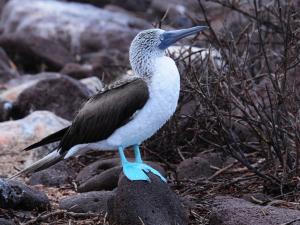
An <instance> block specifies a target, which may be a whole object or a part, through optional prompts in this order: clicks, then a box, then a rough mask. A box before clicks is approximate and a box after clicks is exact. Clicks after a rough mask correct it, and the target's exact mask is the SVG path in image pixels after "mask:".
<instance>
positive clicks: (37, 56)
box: [0, 32, 75, 71]
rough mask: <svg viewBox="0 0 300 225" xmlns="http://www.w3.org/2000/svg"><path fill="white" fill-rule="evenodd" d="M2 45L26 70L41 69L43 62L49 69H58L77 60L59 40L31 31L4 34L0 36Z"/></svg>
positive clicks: (0, 44)
mask: <svg viewBox="0 0 300 225" xmlns="http://www.w3.org/2000/svg"><path fill="white" fill-rule="evenodd" d="M0 46H2V47H3V48H4V49H5V50H6V51H7V53H8V54H9V55H10V56H11V57H12V59H14V61H15V62H16V63H17V64H18V65H22V67H23V70H25V71H40V69H41V65H42V64H43V63H44V64H46V65H47V66H48V70H49V69H50V70H51V69H52V70H58V69H61V68H62V67H63V66H64V65H65V64H67V63H69V62H73V61H75V58H74V57H73V56H72V55H71V54H70V53H69V52H68V50H67V49H66V48H65V47H64V46H62V45H61V44H60V43H59V42H57V41H53V40H49V39H46V38H43V37H39V36H37V35H34V34H31V33H30V32H18V33H8V34H3V35H2V36H0Z"/></svg>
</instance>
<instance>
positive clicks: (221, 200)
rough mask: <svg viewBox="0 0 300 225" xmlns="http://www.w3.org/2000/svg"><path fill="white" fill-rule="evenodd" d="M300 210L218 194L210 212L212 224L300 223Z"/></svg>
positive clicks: (263, 224) (269, 224) (274, 224)
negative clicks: (265, 204) (257, 203)
mask: <svg viewBox="0 0 300 225" xmlns="http://www.w3.org/2000/svg"><path fill="white" fill-rule="evenodd" d="M299 218H300V212H299V210H292V209H284V208H277V207H273V206H260V205H255V204H253V203H250V202H248V201H246V200H243V199H238V198H233V197H229V196H228V197H226V196H218V197H216V198H215V200H214V207H213V209H212V213H211V214H210V222H209V224H210V225H248V224H255V225H278V224H290V223H288V222H291V221H293V220H296V221H295V222H293V223H291V224H294V225H296V224H300V221H299ZM297 219H298V220H297Z"/></svg>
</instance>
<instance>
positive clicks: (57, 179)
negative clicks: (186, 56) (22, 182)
mask: <svg viewBox="0 0 300 225" xmlns="http://www.w3.org/2000/svg"><path fill="white" fill-rule="evenodd" d="M74 177H75V170H74V168H73V167H72V166H71V165H70V163H68V161H67V160H63V161H61V162H59V163H56V164H55V165H53V166H51V167H49V168H47V169H45V170H42V171H38V172H36V173H33V174H32V175H31V176H30V179H29V184H30V185H36V184H43V185H45V186H57V187H59V186H61V185H64V184H71V183H72V181H73V179H74Z"/></svg>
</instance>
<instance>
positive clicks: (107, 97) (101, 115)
mask: <svg viewBox="0 0 300 225" xmlns="http://www.w3.org/2000/svg"><path fill="white" fill-rule="evenodd" d="M148 98H149V92H148V87H147V84H146V83H145V81H143V80H142V79H139V78H137V79H135V80H133V81H130V82H128V83H125V84H122V85H119V86H118V87H114V88H113V89H110V90H106V91H104V92H101V93H98V94H97V95H95V96H94V97H92V98H91V99H90V100H89V101H88V102H87V103H86V104H85V105H84V106H83V108H82V109H81V110H80V111H79V112H78V114H77V116H76V118H75V120H74V122H73V123H72V125H71V126H70V128H69V129H68V131H67V132H66V134H65V135H64V137H63V138H62V140H61V142H60V146H59V147H60V148H61V150H60V153H61V154H64V153H66V152H67V151H68V150H69V149H70V148H72V147H73V146H75V145H77V144H84V143H92V142H97V141H101V140H104V139H106V138H107V137H109V136H110V135H111V134H112V133H113V132H114V131H115V130H116V129H117V128H119V127H120V126H122V125H124V124H126V123H127V122H128V121H129V120H130V118H131V117H132V115H133V114H134V113H135V112H136V111H137V110H139V109H141V108H142V107H143V106H144V105H145V103H146V102H147V100H148Z"/></svg>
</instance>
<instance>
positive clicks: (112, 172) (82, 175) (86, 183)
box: [76, 159, 166, 192]
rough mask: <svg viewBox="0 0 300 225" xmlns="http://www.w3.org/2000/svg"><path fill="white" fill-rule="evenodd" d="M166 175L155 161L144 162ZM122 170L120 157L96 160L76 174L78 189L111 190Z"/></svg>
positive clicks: (81, 190) (82, 190)
mask: <svg viewBox="0 0 300 225" xmlns="http://www.w3.org/2000/svg"><path fill="white" fill-rule="evenodd" d="M146 163H147V164H148V165H150V166H152V167H153V168H155V169H156V170H158V171H159V172H160V173H161V174H162V175H163V176H166V172H165V171H164V169H163V168H162V167H161V166H159V165H158V164H156V163H153V162H146ZM121 172H122V167H121V166H120V159H106V160H98V161H96V162H94V163H92V164H90V165H88V166H86V167H84V168H83V169H82V170H81V171H80V172H79V173H78V175H77V178H76V181H77V182H78V184H79V185H78V191H79V192H87V191H100V190H113V189H114V188H116V187H117V186H118V180H119V177H120V174H122V173H121Z"/></svg>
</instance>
